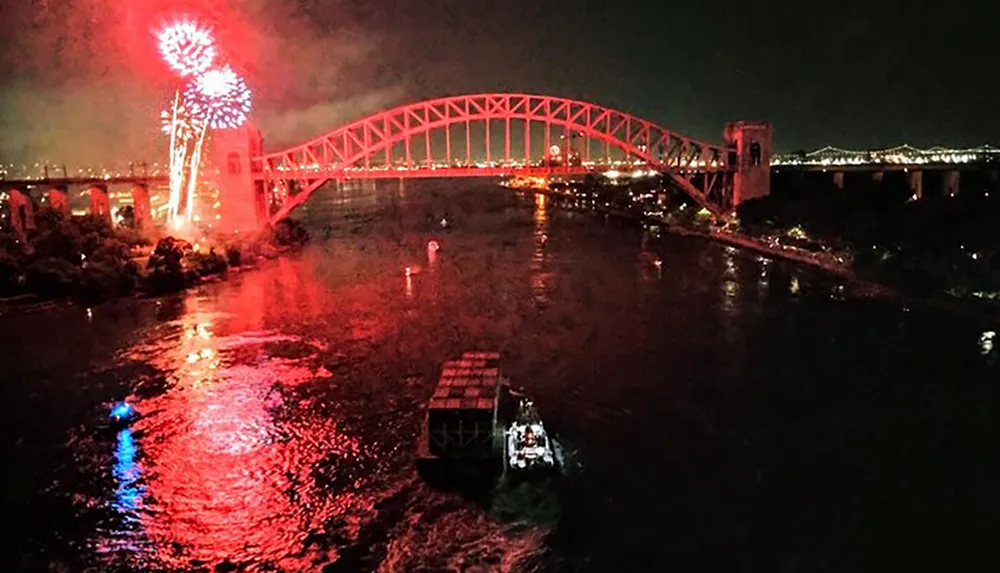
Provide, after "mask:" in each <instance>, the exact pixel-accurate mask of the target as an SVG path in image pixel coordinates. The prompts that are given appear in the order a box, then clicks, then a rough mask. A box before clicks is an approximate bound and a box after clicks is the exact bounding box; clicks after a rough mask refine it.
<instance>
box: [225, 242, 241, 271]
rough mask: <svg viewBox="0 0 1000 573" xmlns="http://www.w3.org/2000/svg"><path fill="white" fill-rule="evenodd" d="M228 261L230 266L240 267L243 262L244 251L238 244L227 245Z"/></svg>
mask: <svg viewBox="0 0 1000 573" xmlns="http://www.w3.org/2000/svg"><path fill="white" fill-rule="evenodd" d="M226 263H227V264H228V265H229V266H230V267H238V266H240V265H241V264H242V263H243V252H242V251H240V248H239V247H237V246H229V247H226Z"/></svg>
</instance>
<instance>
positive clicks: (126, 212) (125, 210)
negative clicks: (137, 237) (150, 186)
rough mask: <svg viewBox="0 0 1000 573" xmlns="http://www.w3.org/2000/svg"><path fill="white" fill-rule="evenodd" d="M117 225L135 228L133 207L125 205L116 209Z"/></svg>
mask: <svg viewBox="0 0 1000 573" xmlns="http://www.w3.org/2000/svg"><path fill="white" fill-rule="evenodd" d="M118 226H119V227H123V228H125V229H135V207H133V206H132V205H127V206H125V207H122V208H121V209H119V210H118Z"/></svg>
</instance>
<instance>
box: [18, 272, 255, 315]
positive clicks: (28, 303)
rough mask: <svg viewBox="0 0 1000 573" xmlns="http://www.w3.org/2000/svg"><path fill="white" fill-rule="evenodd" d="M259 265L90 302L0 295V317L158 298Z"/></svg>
mask: <svg viewBox="0 0 1000 573" xmlns="http://www.w3.org/2000/svg"><path fill="white" fill-rule="evenodd" d="M260 266H261V265H259V264H253V265H240V266H238V267H229V268H228V269H227V270H226V272H225V273H218V274H214V275H207V276H204V277H198V280H197V282H194V283H191V284H189V285H185V286H184V287H182V288H180V289H177V290H175V291H171V292H162V293H155V292H148V291H144V290H142V289H138V290H135V291H133V292H130V293H128V294H121V295H115V296H109V297H107V298H104V299H101V300H99V301H94V302H92V303H86V302H81V301H79V300H77V299H75V298H74V297H72V296H64V297H59V298H50V299H40V298H39V297H38V295H36V294H34V293H25V294H18V295H14V296H8V297H0V317H3V316H7V315H8V314H12V313H14V312H18V313H21V314H33V313H36V312H43V311H46V310H53V309H57V308H64V307H68V306H74V305H75V306H79V307H81V308H90V307H92V306H97V305H101V304H104V303H107V302H112V301H117V300H126V299H130V298H131V299H139V300H141V299H149V300H153V299H158V298H164V297H169V296H174V295H178V294H181V293H184V292H187V291H189V290H192V289H195V288H198V287H200V286H204V285H208V284H213V283H218V282H222V281H224V280H226V278H228V276H229V275H230V274H233V273H237V274H238V273H244V272H247V271H251V270H255V269H258V268H260Z"/></svg>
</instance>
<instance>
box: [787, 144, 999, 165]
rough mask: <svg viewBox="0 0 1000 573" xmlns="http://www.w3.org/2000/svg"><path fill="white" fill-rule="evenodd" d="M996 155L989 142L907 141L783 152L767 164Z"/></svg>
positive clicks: (970, 159) (927, 161)
mask: <svg viewBox="0 0 1000 573" xmlns="http://www.w3.org/2000/svg"><path fill="white" fill-rule="evenodd" d="M997 159H1000V148H996V147H993V146H990V145H983V146H981V147H974V148H970V149H948V148H944V147H931V148H929V149H919V148H916V147H913V146H910V145H900V146H898V147H891V148H888V149H875V150H868V151H859V150H849V149H840V148H838V147H830V146H827V147H824V148H822V149H817V150H816V151H810V152H808V153H787V154H780V155H775V156H774V157H773V158H772V159H771V165H772V166H775V167H784V166H788V167H806V166H813V167H828V166H829V167H838V166H850V165H857V166H862V165H866V166H871V165H914V166H916V165H933V164H964V163H975V162H980V161H989V160H997Z"/></svg>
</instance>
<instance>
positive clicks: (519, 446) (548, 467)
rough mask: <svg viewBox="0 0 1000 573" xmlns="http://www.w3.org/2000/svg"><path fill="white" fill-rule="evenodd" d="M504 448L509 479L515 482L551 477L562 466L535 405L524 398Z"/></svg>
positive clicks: (558, 453)
mask: <svg viewBox="0 0 1000 573" xmlns="http://www.w3.org/2000/svg"><path fill="white" fill-rule="evenodd" d="M511 392H512V394H513V395H514V396H517V394H516V393H515V392H514V391H511ZM505 446H506V448H505V451H504V462H505V466H506V469H507V475H508V477H509V478H511V479H513V480H514V481H519V480H521V479H530V478H535V477H548V476H551V475H553V474H554V473H555V472H557V471H558V470H559V467H560V465H561V463H562V460H561V457H562V456H561V455H560V452H559V447H558V444H556V443H555V442H554V441H553V440H552V439H551V437H550V436H549V434H548V432H546V431H545V425H544V424H543V423H542V419H541V417H540V416H539V415H538V411H537V410H536V409H535V403H534V402H533V401H532V400H531V399H530V398H528V397H527V396H524V395H521V396H520V402H519V403H518V407H517V414H516V415H515V417H514V419H513V420H512V421H511V423H510V427H509V428H508V429H507V432H506V440H505Z"/></svg>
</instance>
